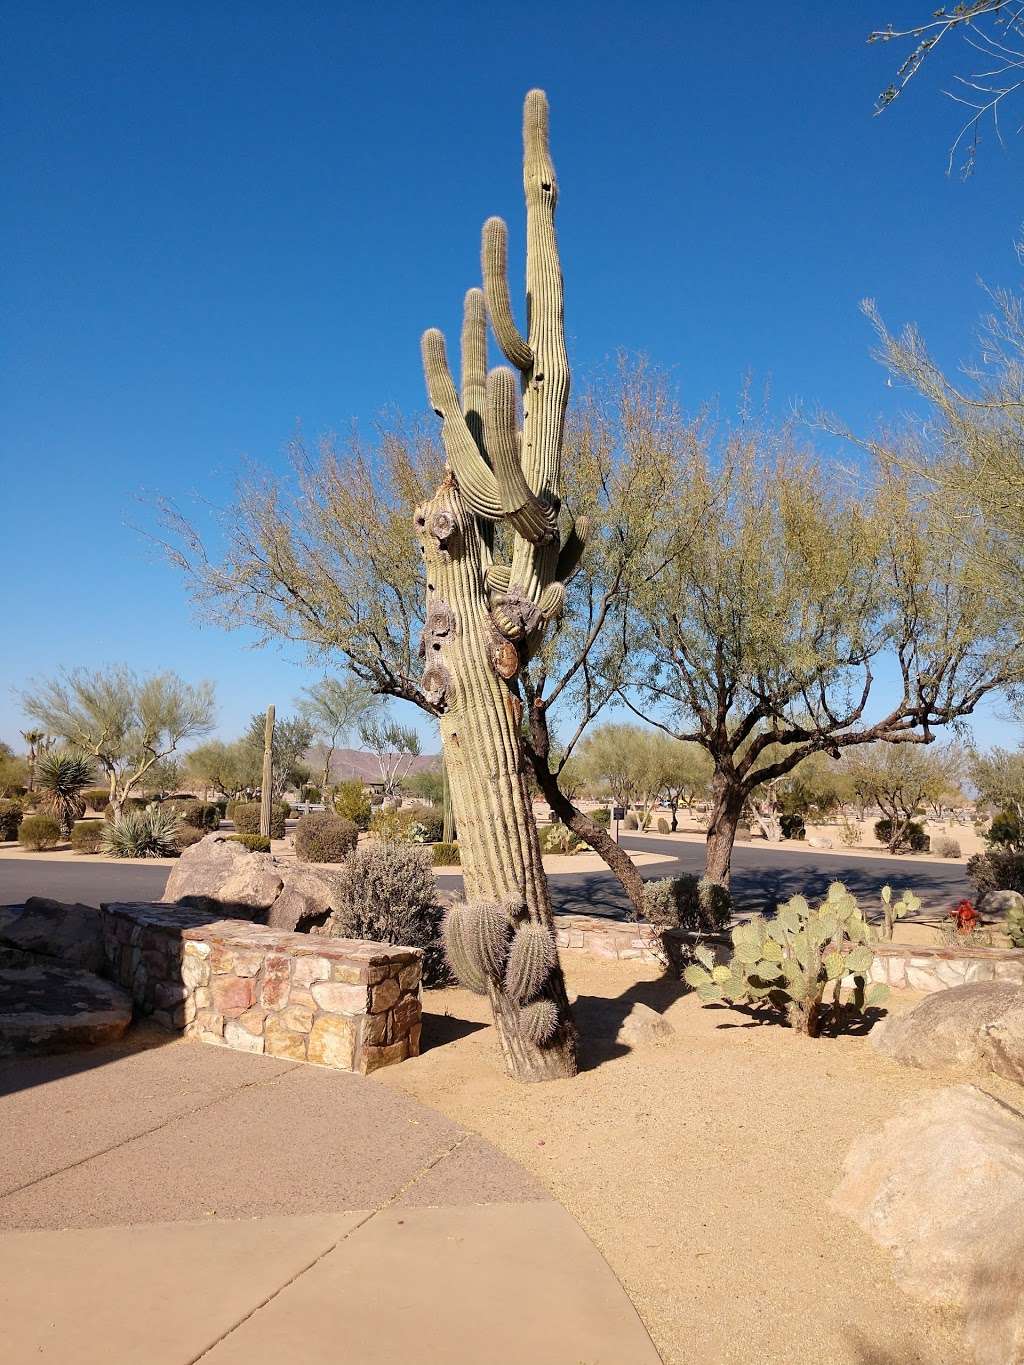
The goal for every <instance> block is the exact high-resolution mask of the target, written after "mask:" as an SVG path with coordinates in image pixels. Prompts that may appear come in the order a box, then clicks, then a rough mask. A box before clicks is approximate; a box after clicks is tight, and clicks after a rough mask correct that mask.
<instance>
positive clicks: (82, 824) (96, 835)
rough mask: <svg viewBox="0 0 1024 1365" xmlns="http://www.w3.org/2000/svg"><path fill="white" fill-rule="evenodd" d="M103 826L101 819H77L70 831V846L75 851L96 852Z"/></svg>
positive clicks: (101, 838) (98, 847)
mask: <svg viewBox="0 0 1024 1365" xmlns="http://www.w3.org/2000/svg"><path fill="white" fill-rule="evenodd" d="M103 827H104V822H103V821H102V820H79V821H78V822H77V823H76V824H75V826H74V828H73V829H72V831H71V847H72V848H73V849H74V850H75V852H76V853H98V852H99V851H100V844H101V843H102V841H103Z"/></svg>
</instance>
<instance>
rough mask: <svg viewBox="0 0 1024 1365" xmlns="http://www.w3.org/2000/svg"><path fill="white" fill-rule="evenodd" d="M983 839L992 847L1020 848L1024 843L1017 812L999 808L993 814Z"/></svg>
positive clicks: (1022, 830)
mask: <svg viewBox="0 0 1024 1365" xmlns="http://www.w3.org/2000/svg"><path fill="white" fill-rule="evenodd" d="M985 840H986V842H987V843H988V844H990V845H991V846H992V847H993V848H1020V846H1021V845H1022V844H1024V829H1022V828H1021V823H1020V820H1019V819H1018V818H1017V812H1016V811H1012V810H1001V811H999V812H998V814H997V815H994V816H993V817H992V824H991V825H990V826H989V829H988V831H987V833H986V834H985Z"/></svg>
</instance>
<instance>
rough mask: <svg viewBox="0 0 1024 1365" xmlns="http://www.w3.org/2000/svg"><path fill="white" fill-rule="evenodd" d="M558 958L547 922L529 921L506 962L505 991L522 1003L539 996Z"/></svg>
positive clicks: (518, 934)
mask: <svg viewBox="0 0 1024 1365" xmlns="http://www.w3.org/2000/svg"><path fill="white" fill-rule="evenodd" d="M557 961H558V954H557V952H556V951H555V943H554V939H553V938H552V937H551V932H550V930H549V929H548V928H547V926H546V925H544V924H538V923H536V922H535V921H532V920H526V921H525V922H524V923H523V924H521V925H520V926H519V928H518V929H517V930H516V932H515V937H514V938H513V939H512V945H511V947H510V948H509V950H508V962H507V963H506V964H505V990H506V991H507V992H508V994H509V995H510V996H511V998H512V999H513V1000H518V1001H519V1002H520V1003H522V1002H524V1001H526V1000H530V999H532V997H533V996H535V995H537V993H538V992H539V991H540V989H541V987H542V986H543V985H544V982H545V981H546V980H547V979H548V976H549V975H550V974H551V969H552V967H554V965H555V963H556V962H557Z"/></svg>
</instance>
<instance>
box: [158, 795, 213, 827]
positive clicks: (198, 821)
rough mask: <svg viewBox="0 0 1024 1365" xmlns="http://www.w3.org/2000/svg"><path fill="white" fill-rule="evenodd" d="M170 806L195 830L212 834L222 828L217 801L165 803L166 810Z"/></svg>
mask: <svg viewBox="0 0 1024 1365" xmlns="http://www.w3.org/2000/svg"><path fill="white" fill-rule="evenodd" d="M168 806H169V807H170V808H171V810H173V811H174V812H175V813H176V814H177V815H179V816H180V817H181V819H182V820H183V821H184V822H185V824H186V825H191V826H192V828H193V829H199V830H204V831H206V832H207V833H210V832H212V831H213V830H215V829H219V828H220V806H218V805H217V803H216V801H195V800H192V801H180V800H172V801H165V802H164V808H165V809H166V808H167V807H168Z"/></svg>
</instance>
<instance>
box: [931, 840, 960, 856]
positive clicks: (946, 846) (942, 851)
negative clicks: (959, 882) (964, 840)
mask: <svg viewBox="0 0 1024 1365" xmlns="http://www.w3.org/2000/svg"><path fill="white" fill-rule="evenodd" d="M932 851H933V852H934V853H937V854H938V855H939V857H940V858H959V857H960V844H959V842H958V841H957V840H956V839H951V838H950V837H949V835H948V834H942V835H940V836H939V838H937V839H936V840H935V842H934V846H933V849H932Z"/></svg>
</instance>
